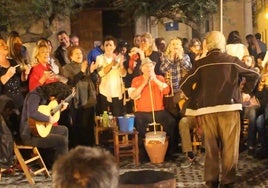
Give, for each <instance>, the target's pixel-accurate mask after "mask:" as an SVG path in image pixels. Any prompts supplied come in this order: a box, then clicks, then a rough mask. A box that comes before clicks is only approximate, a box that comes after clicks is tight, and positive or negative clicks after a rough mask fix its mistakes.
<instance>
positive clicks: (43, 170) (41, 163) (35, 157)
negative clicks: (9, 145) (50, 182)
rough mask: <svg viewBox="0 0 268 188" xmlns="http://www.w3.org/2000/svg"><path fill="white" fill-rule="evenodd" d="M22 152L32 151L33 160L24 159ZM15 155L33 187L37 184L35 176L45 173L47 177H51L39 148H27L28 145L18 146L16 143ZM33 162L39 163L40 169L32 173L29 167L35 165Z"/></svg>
mask: <svg viewBox="0 0 268 188" xmlns="http://www.w3.org/2000/svg"><path fill="white" fill-rule="evenodd" d="M22 150H31V152H32V153H31V158H28V159H26V158H24V157H23V156H22V154H21V151H22ZM14 153H15V155H16V158H17V160H18V162H19V165H20V166H21V169H22V170H23V172H24V174H25V176H26V179H27V180H28V182H29V183H30V184H31V185H33V184H35V181H34V179H33V176H34V175H37V174H40V173H43V174H44V175H45V176H46V177H50V174H49V172H48V170H47V168H46V165H45V163H44V161H43V159H42V157H41V155H40V153H39V151H38V149H37V147H34V146H26V145H17V144H16V143H14ZM33 162H38V164H39V166H40V168H39V169H37V170H35V171H31V170H30V169H29V168H28V166H27V165H29V164H33Z"/></svg>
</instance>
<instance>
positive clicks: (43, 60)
mask: <svg viewBox="0 0 268 188" xmlns="http://www.w3.org/2000/svg"><path fill="white" fill-rule="evenodd" d="M33 57H34V59H35V61H36V65H35V66H34V67H33V68H32V71H31V73H30V75H29V90H30V91H32V90H33V89H34V88H36V87H37V86H41V85H44V84H47V83H51V82H56V81H59V80H58V78H57V76H56V74H55V73H53V71H51V67H50V64H49V57H50V52H49V48H48V46H47V45H37V46H36V47H35V49H34V51H33Z"/></svg>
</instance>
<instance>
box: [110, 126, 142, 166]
mask: <svg viewBox="0 0 268 188" xmlns="http://www.w3.org/2000/svg"><path fill="white" fill-rule="evenodd" d="M113 133H114V134H113V137H114V156H115V159H116V162H117V163H118V164H119V163H120V158H121V157H128V156H131V157H133V163H135V165H138V164H139V147H138V134H139V133H138V131H136V130H134V131H133V132H131V133H128V132H121V131H118V130H114V132H113Z"/></svg>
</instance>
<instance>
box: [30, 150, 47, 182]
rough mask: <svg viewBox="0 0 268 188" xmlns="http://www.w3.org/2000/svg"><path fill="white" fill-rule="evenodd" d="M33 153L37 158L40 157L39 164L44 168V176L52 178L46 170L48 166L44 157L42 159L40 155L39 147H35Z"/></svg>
mask: <svg viewBox="0 0 268 188" xmlns="http://www.w3.org/2000/svg"><path fill="white" fill-rule="evenodd" d="M33 153H34V154H35V155H37V156H40V158H39V160H38V162H39V165H40V166H42V167H43V168H44V171H43V174H44V175H45V176H46V177H47V178H48V177H50V174H49V172H48V170H47V168H46V164H45V163H44V161H43V159H42V157H41V155H40V153H39V151H38V149H37V147H34V148H33Z"/></svg>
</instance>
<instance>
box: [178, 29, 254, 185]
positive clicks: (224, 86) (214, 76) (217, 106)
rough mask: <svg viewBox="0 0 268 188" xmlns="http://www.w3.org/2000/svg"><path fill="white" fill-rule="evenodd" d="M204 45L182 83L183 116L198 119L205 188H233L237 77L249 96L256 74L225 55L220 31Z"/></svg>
mask: <svg viewBox="0 0 268 188" xmlns="http://www.w3.org/2000/svg"><path fill="white" fill-rule="evenodd" d="M206 43H207V49H208V53H207V56H206V57H205V58H202V59H200V60H198V61H197V63H196V66H195V67H194V68H193V69H191V70H190V72H189V73H188V75H187V76H186V77H185V78H183V79H182V81H181V89H182V91H183V92H184V94H185V95H186V97H187V98H188V105H187V109H186V115H189V116H198V118H200V121H201V125H202V128H203V131H204V135H205V149H206V160H205V172H204V178H205V181H206V185H207V187H211V188H216V187H219V185H220V186H221V187H234V183H235V174H236V168H237V163H238V155H239V137H240V110H242V105H241V96H240V95H241V90H240V88H239V80H240V79H239V78H242V77H245V78H246V84H245V86H244V88H243V92H247V93H248V92H251V90H252V89H253V88H254V87H255V85H256V84H257V81H258V78H259V74H258V73H257V72H255V71H254V70H252V69H249V68H248V67H246V65H245V64H243V62H241V61H240V60H239V59H238V58H237V57H233V56H230V55H227V54H226V53H224V51H225V45H226V43H225V37H224V35H223V34H222V33H221V32H219V31H211V32H210V33H208V35H207V37H206ZM208 161H209V162H208ZM219 177H221V178H220V179H219Z"/></svg>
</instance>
